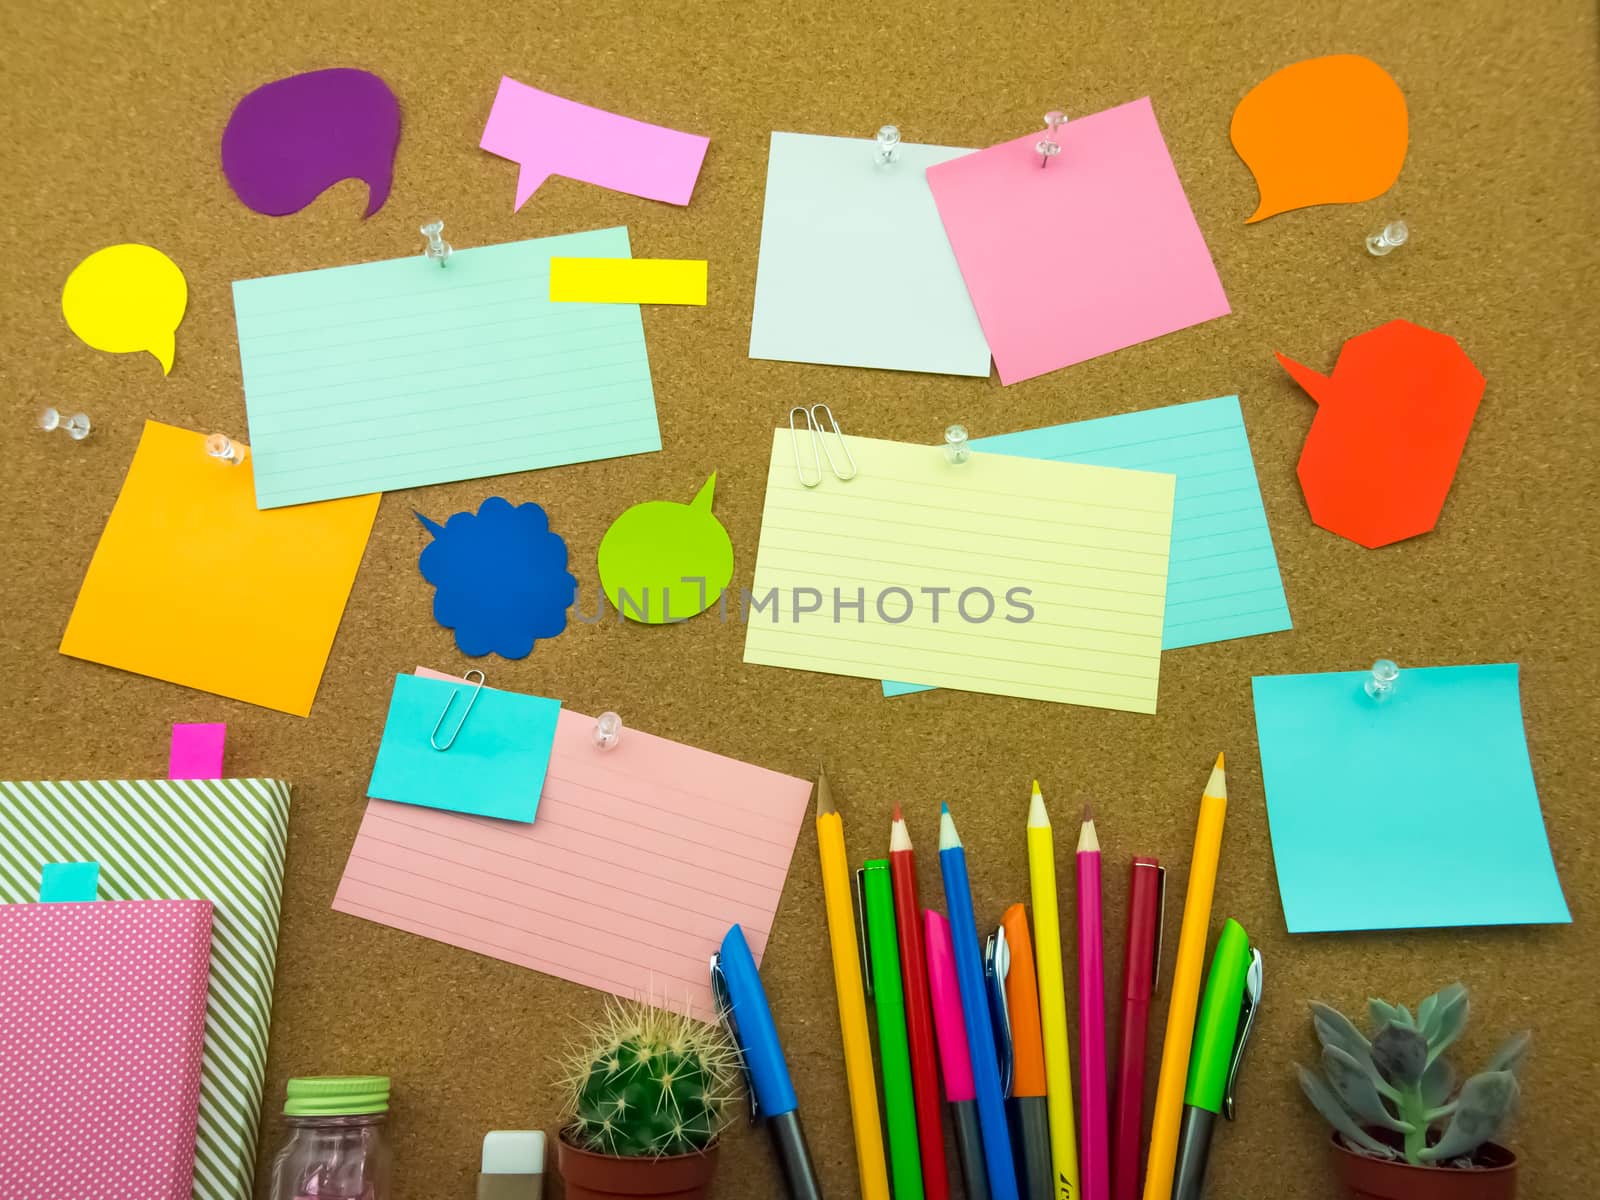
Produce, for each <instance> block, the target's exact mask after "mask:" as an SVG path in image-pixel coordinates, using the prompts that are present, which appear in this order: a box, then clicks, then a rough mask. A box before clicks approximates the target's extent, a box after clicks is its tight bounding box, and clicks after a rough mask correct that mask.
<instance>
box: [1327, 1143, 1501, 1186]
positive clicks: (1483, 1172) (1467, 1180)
mask: <svg viewBox="0 0 1600 1200" xmlns="http://www.w3.org/2000/svg"><path fill="white" fill-rule="evenodd" d="M1374 1136H1377V1135H1376V1134H1375V1135H1374ZM1472 1161H1473V1168H1472V1169H1471V1170H1455V1169H1454V1168H1451V1167H1414V1166H1412V1165H1411V1164H1410V1163H1408V1162H1405V1161H1400V1162H1390V1161H1387V1160H1385V1159H1381V1158H1369V1157H1368V1156H1367V1155H1365V1154H1358V1153H1356V1152H1355V1151H1354V1150H1349V1149H1346V1147H1345V1144H1344V1142H1343V1140H1341V1139H1340V1137H1339V1135H1338V1134H1337V1133H1336V1134H1334V1135H1333V1169H1334V1170H1335V1171H1336V1172H1337V1173H1338V1175H1339V1180H1340V1182H1341V1183H1343V1184H1344V1186H1345V1191H1347V1192H1348V1193H1349V1194H1350V1196H1351V1197H1352V1200H1516V1195H1517V1156H1516V1155H1515V1154H1513V1153H1511V1151H1509V1150H1507V1149H1506V1148H1505V1147H1504V1146H1497V1145H1495V1143H1493V1142H1485V1143H1484V1144H1483V1145H1482V1146H1480V1147H1478V1152H1477V1154H1475V1155H1474V1156H1473V1160H1472Z"/></svg>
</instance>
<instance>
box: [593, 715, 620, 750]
mask: <svg viewBox="0 0 1600 1200" xmlns="http://www.w3.org/2000/svg"><path fill="white" fill-rule="evenodd" d="M621 738H622V718H621V717H619V716H617V714H616V713H614V712H603V713H601V714H600V716H599V717H598V718H597V719H596V720H595V723H594V744H595V745H596V746H598V747H600V749H602V750H615V749H616V748H617V742H618V741H620V740H621Z"/></svg>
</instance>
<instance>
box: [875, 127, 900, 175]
mask: <svg viewBox="0 0 1600 1200" xmlns="http://www.w3.org/2000/svg"><path fill="white" fill-rule="evenodd" d="M899 146H900V131H899V130H898V129H896V128H895V127H894V126H893V125H885V126H884V127H883V128H882V129H880V130H878V165H879V166H880V167H885V166H888V165H889V164H890V163H892V162H894V161H895V159H897V158H899V157H900V150H899Z"/></svg>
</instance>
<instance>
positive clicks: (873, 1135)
mask: <svg viewBox="0 0 1600 1200" xmlns="http://www.w3.org/2000/svg"><path fill="white" fill-rule="evenodd" d="M817 852H818V854H819V855H820V856H821V858H822V893H823V897H824V899H825V900H826V902H827V907H828V941H829V942H830V943H831V945H832V947H833V986H834V990H835V991H836V992H837V993H838V996H839V1036H840V1037H841V1038H843V1039H844V1074H845V1083H846V1085H847V1086H848V1087H849V1089H850V1121H851V1123H852V1124H853V1125H854V1126H855V1131H856V1170H857V1171H858V1172H859V1174H860V1176H861V1196H862V1200H889V1168H888V1165H887V1164H886V1163H885V1161H884V1157H883V1124H882V1122H881V1121H880V1120H879V1118H878V1080H877V1076H876V1075H874V1073H873V1070H872V1040H871V1038H870V1037H869V1035H868V1033H867V997H866V993H865V992H864V991H863V990H862V986H861V959H860V958H859V957H858V951H857V949H856V919H855V913H854V911H853V903H852V900H851V894H850V867H849V862H850V860H849V859H848V858H847V857H846V856H845V851H844V819H843V818H842V817H840V816H839V810H838V809H837V808H835V807H834V806H833V796H832V795H830V794H829V792H828V777H827V776H826V775H823V774H821V773H820V772H819V773H818V775H817Z"/></svg>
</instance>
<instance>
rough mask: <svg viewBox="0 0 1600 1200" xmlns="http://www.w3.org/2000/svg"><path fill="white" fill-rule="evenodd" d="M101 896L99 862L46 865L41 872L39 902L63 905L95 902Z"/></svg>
mask: <svg viewBox="0 0 1600 1200" xmlns="http://www.w3.org/2000/svg"><path fill="white" fill-rule="evenodd" d="M99 895H100V864H99V863H97V862H53V863H45V864H44V866H43V868H42V869H41V870H40V871H39V902H40V903H41V904H61V903H70V902H76V901H85V900H94V899H97V898H98V897H99Z"/></svg>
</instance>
